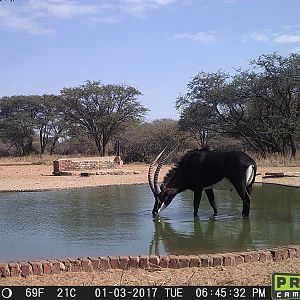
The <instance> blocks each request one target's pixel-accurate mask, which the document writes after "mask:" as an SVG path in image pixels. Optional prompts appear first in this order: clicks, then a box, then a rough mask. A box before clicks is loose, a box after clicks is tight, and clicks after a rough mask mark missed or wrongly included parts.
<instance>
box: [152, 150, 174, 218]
mask: <svg viewBox="0 0 300 300" xmlns="http://www.w3.org/2000/svg"><path fill="white" fill-rule="evenodd" d="M176 148H177V147H176ZM176 148H175V149H176ZM175 149H173V150H172V151H171V152H170V153H169V154H168V155H167V156H166V157H165V158H164V159H163V160H162V161H161V162H160V163H158V165H157V167H156V170H155V172H154V166H155V165H156V164H157V162H158V160H159V158H160V157H161V156H162V154H163V153H164V151H165V150H166V148H165V149H164V150H163V151H161V152H160V153H159V154H158V155H157V157H156V158H155V159H154V161H153V162H152V163H151V164H150V165H149V171H148V182H149V185H150V188H151V190H152V193H153V195H154V199H155V203H154V207H153V210H152V215H153V216H157V215H159V213H160V212H161V211H162V210H163V209H165V208H166V207H167V206H168V205H169V204H170V203H171V201H172V200H173V198H174V197H175V196H176V194H177V189H174V188H171V187H169V185H168V184H165V183H162V184H161V185H159V183H158V178H159V172H160V169H161V168H162V166H163V164H164V162H165V161H166V160H167V159H168V157H169V156H170V155H171V154H172V153H173V152H174V151H175ZM153 173H154V174H153Z"/></svg>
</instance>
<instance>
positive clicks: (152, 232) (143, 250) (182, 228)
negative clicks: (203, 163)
mask: <svg viewBox="0 0 300 300" xmlns="http://www.w3.org/2000/svg"><path fill="white" fill-rule="evenodd" d="M215 195H216V203H217V207H218V216H217V217H214V216H213V210H212V208H211V207H210V206H209V203H208V200H207V198H206V195H205V193H203V196H202V201H201V204H200V209H199V218H194V217H193V193H192V192H190V191H186V192H184V193H182V194H180V195H178V196H176V198H175V199H174V200H173V201H172V203H171V204H170V206H169V207H168V208H167V209H166V210H164V211H163V212H162V213H161V216H160V218H156V219H153V217H152V214H151V211H152V208H153V204H154V199H153V195H152V193H151V191H150V189H149V186H148V185H125V186H106V187H94V188H83V189H73V190H60V191H46V192H45V191H44V192H17V193H0V236H1V246H0V261H11V260H12V261H16V260H18V261H24V260H26V261H27V260H33V259H34V260H36V259H50V258H67V257H75V258H76V257H86V256H106V255H149V254H157V255H164V254H187V255H188V254H201V253H214V252H228V251H244V250H252V249H264V248H270V247H274V246H282V245H292V244H300V234H299V232H300V189H299V188H292V187H283V186H276V185H255V186H254V189H253V192H252V203H251V211H250V216H249V218H242V216H241V211H242V201H241V200H240V198H239V197H238V195H237V194H236V192H229V191H228V192H224V191H215Z"/></svg>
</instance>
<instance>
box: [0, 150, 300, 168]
mask: <svg viewBox="0 0 300 300" xmlns="http://www.w3.org/2000/svg"><path fill="white" fill-rule="evenodd" d="M249 154H250V156H251V157H252V158H253V159H254V160H255V161H256V163H257V165H258V167H297V166H300V153H298V154H297V156H296V158H295V159H293V158H291V157H290V155H288V156H282V155H279V154H268V156H267V157H266V158H265V157H263V156H261V155H259V154H257V153H249ZM71 157H72V158H74V157H75V155H71V156H68V155H49V154H45V155H42V156H40V155H28V156H22V157H0V164H3V165H5V164H43V165H51V164H52V162H53V160H56V159H59V158H71ZM77 157H78V158H80V156H77ZM94 158H95V157H94ZM138 164H139V163H138Z"/></svg>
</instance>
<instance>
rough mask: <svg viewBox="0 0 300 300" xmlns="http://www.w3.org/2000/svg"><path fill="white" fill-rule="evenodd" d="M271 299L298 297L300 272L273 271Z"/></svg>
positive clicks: (299, 293) (299, 295)
mask: <svg viewBox="0 0 300 300" xmlns="http://www.w3.org/2000/svg"><path fill="white" fill-rule="evenodd" d="M271 291H272V299H274V300H275V299H300V273H299V274H292V273H273V274H272V290H271Z"/></svg>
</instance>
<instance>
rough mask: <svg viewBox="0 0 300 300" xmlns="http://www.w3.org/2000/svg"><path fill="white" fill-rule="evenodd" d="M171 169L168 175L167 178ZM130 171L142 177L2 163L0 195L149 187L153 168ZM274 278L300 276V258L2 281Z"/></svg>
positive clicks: (250, 281) (259, 281) (291, 181)
mask: <svg viewBox="0 0 300 300" xmlns="http://www.w3.org/2000/svg"><path fill="white" fill-rule="evenodd" d="M168 169H169V167H165V168H163V169H162V172H161V174H162V176H163V175H164V173H165V172H166V171H167V170H168ZM122 170H125V171H139V174H130V175H93V176H90V177H80V176H78V175H77V176H53V175H52V171H53V167H52V165H34V164H14V165H7V164H6V165H5V164H3V163H0V179H1V180H0V191H2V192H5V191H31V190H47V189H66V188H83V187H88V186H101V185H115V184H139V183H146V182H147V170H148V167H147V165H144V164H131V165H124V166H123V169H122ZM258 172H260V173H265V172H297V173H300V166H298V167H274V168H273V167H265V168H259V169H258ZM263 182H268V183H276V184H285V185H293V186H298V187H300V177H285V178H272V179H271V178H268V179H263ZM273 272H294V273H297V272H300V258H297V259H289V260H286V261H284V262H276V263H275V262H269V263H256V264H255V265H253V264H251V265H250V264H242V265H239V266H236V267H226V268H225V267H218V268H210V267H209V268H186V269H180V270H173V269H161V270H159V271H155V272H153V271H152V272H150V271H147V270H128V271H121V270H108V271H102V272H92V273H84V272H80V273H64V274H59V275H47V276H30V277H28V278H0V285H270V284H271V279H270V278H271V274H272V273H273Z"/></svg>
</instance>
